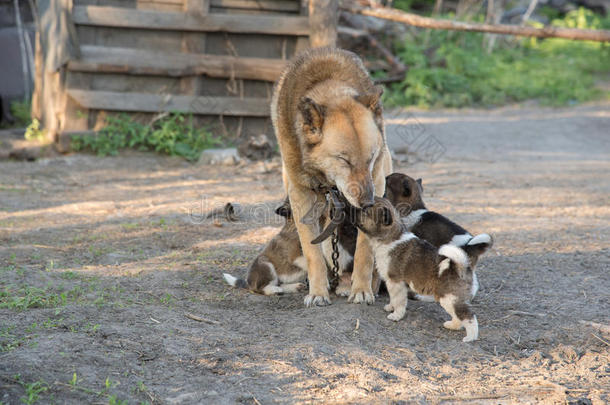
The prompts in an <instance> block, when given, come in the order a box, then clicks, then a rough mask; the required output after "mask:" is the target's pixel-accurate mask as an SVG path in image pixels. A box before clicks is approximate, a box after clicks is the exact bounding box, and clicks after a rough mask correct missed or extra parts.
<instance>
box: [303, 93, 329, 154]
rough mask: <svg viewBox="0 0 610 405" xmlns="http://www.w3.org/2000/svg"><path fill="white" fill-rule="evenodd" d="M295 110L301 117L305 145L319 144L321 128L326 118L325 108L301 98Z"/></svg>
mask: <svg viewBox="0 0 610 405" xmlns="http://www.w3.org/2000/svg"><path fill="white" fill-rule="evenodd" d="M297 108H298V109H299V112H300V113H301V115H302V116H303V127H304V128H303V131H304V133H305V137H306V141H307V143H310V144H315V143H318V142H320V141H321V140H322V126H323V125H324V117H325V116H326V107H324V106H323V105H320V104H318V103H316V102H315V101H313V100H312V99H310V98H309V97H303V98H301V101H300V102H299V105H298V107H297Z"/></svg>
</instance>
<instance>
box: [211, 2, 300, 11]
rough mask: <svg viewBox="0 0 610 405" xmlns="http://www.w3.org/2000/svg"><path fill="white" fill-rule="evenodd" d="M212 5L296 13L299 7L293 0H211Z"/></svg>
mask: <svg viewBox="0 0 610 405" xmlns="http://www.w3.org/2000/svg"><path fill="white" fill-rule="evenodd" d="M210 4H211V5H212V7H224V8H241V9H246V10H265V11H284V12H293V13H297V12H298V11H299V9H300V5H299V2H298V1H294V0H256V1H252V0H211V3H210Z"/></svg>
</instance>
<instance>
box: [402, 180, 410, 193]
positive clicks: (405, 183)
mask: <svg viewBox="0 0 610 405" xmlns="http://www.w3.org/2000/svg"><path fill="white" fill-rule="evenodd" d="M402 195H403V196H404V197H411V185H410V184H409V180H407V179H404V180H403V181H402Z"/></svg>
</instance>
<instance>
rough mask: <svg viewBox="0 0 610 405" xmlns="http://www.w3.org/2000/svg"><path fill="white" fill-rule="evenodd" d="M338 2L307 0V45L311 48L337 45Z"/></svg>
mask: <svg viewBox="0 0 610 405" xmlns="http://www.w3.org/2000/svg"><path fill="white" fill-rule="evenodd" d="M338 18H339V15H338V2H337V1H336V0H309V30H310V34H309V43H310V45H311V47H312V48H317V47H321V46H335V44H336V43H337V20H338Z"/></svg>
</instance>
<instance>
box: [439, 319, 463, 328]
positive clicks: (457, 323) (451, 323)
mask: <svg viewBox="0 0 610 405" xmlns="http://www.w3.org/2000/svg"><path fill="white" fill-rule="evenodd" d="M443 326H444V327H445V328H447V329H451V330H460V329H462V322H460V321H459V320H458V319H455V320H453V319H452V320H451V321H447V322H445V323H443Z"/></svg>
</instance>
